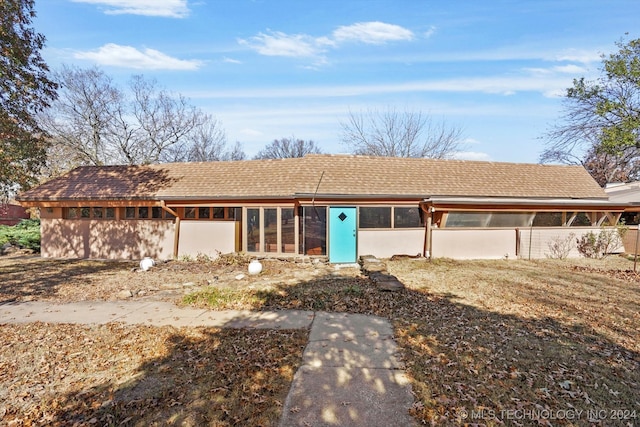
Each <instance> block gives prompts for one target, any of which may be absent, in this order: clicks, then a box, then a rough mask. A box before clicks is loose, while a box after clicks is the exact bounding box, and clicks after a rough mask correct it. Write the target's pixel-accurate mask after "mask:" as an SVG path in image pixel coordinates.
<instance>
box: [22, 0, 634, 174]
mask: <svg viewBox="0 0 640 427" xmlns="http://www.w3.org/2000/svg"><path fill="white" fill-rule="evenodd" d="M36 12H37V14H38V16H37V18H36V20H35V22H34V25H35V27H36V30H37V31H39V32H41V33H43V34H44V35H45V36H46V38H47V47H46V49H45V50H44V52H43V56H44V58H45V60H46V61H47V63H48V64H49V66H50V67H51V68H52V69H54V70H56V69H58V68H59V67H60V66H61V65H62V64H68V65H76V66H79V67H82V68H89V67H92V66H94V65H96V66H99V67H100V68H102V69H103V70H104V71H105V72H106V73H107V74H109V75H110V76H112V77H114V79H115V80H116V81H118V82H121V83H122V84H124V83H126V82H127V81H128V79H129V78H130V77H131V76H132V75H134V74H143V75H144V76H145V77H147V78H155V79H156V80H157V81H158V82H159V83H160V85H161V86H162V87H164V88H165V89H167V90H169V91H173V92H177V93H181V94H183V95H185V96H187V97H188V98H189V99H190V100H191V103H192V104H194V105H196V106H198V107H200V108H201V109H202V110H204V111H206V112H207V113H210V114H212V115H214V116H215V117H216V118H217V119H218V120H219V121H220V122H221V124H222V126H223V128H224V129H225V131H226V134H227V138H228V140H229V142H230V143H234V142H235V141H240V142H241V143H242V144H243V146H244V149H245V151H246V152H247V154H248V155H249V156H252V155H254V154H255V153H256V152H257V151H259V150H260V149H261V148H262V147H264V146H265V145H266V144H267V143H269V142H271V141H273V140H274V139H279V138H282V137H290V136H293V135H295V137H297V138H301V139H305V140H308V139H311V140H314V141H315V142H316V143H318V144H319V146H320V147H321V148H322V149H323V150H324V151H326V152H330V153H344V152H348V151H349V147H346V146H344V145H343V144H342V143H341V142H340V135H341V125H340V123H341V122H346V121H347V120H348V117H349V111H352V112H356V113H359V112H362V111H367V110H373V109H377V110H385V109H388V108H395V109H396V110H400V111H403V110H413V111H422V112H423V113H428V114H430V115H431V116H432V117H433V118H434V119H435V120H436V121H440V120H445V121H446V122H447V123H449V124H450V125H452V126H456V127H461V128H462V129H463V130H464V135H465V137H466V148H465V152H464V153H461V154H460V155H459V157H460V158H465V159H474V160H492V161H509V162H534V163H535V162H537V161H538V157H539V154H540V152H541V151H542V149H543V141H544V133H545V131H546V130H547V129H548V128H549V126H550V125H551V124H552V123H553V122H554V121H555V120H556V119H557V118H559V116H560V113H561V105H562V96H563V94H564V93H565V90H566V88H567V87H569V86H571V82H572V79H574V78H579V77H582V76H584V77H587V78H593V77H595V76H597V75H598V69H599V66H600V62H601V58H600V55H601V54H607V53H610V52H613V51H614V50H615V49H616V47H615V42H616V41H619V40H620V39H621V38H623V37H626V38H627V39H633V38H638V37H640V24H639V21H638V17H639V16H640V2H639V1H638V0H607V1H605V0H602V1H592V0H579V1H574V0H535V1H533V0H532V1H500V0H491V1H489V0H486V1H482V0H473V1H471V0H470V1H460V0H456V1H451V0H450V1H445V0H442V1H440V0H341V1H337V0H317V1H305V0H36ZM625 33H628V35H627V36H625Z"/></svg>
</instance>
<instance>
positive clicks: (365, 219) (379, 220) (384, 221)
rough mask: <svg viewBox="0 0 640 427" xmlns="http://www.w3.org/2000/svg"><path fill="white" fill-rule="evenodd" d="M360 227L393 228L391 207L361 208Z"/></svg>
mask: <svg viewBox="0 0 640 427" xmlns="http://www.w3.org/2000/svg"><path fill="white" fill-rule="evenodd" d="M359 227H360V228H391V208H390V207H389V208H386V207H385V208H360V223H359Z"/></svg>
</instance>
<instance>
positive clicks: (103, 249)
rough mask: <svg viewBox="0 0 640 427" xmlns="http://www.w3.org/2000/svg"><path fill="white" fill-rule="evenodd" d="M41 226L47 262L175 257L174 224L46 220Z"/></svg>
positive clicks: (43, 253)
mask: <svg viewBox="0 0 640 427" xmlns="http://www.w3.org/2000/svg"><path fill="white" fill-rule="evenodd" d="M40 224H41V225H40V228H41V233H42V244H41V247H42V249H41V255H42V257H45V258H49V257H51V258H109V259H141V258H144V257H145V256H149V257H152V258H154V259H169V258H172V257H173V239H174V224H173V222H172V221H144V220H120V221H103V220H97V221H94V220H68V219H59V218H42V219H41V223H40Z"/></svg>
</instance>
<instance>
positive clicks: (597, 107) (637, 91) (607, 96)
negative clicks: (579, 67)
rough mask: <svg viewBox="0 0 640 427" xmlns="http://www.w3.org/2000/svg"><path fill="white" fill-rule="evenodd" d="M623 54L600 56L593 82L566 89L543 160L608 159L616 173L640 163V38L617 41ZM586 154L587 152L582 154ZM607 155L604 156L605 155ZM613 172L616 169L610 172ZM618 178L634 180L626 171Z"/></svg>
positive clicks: (580, 82) (579, 82)
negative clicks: (562, 111) (600, 61)
mask: <svg viewBox="0 0 640 427" xmlns="http://www.w3.org/2000/svg"><path fill="white" fill-rule="evenodd" d="M616 45H617V47H618V48H619V50H618V51H617V52H615V53H612V54H610V55H608V56H604V55H603V57H602V68H601V75H600V77H599V78H598V79H596V80H595V81H588V80H586V79H585V78H584V77H582V78H579V79H574V81H573V87H570V88H568V89H567V95H566V98H565V103H564V115H563V117H562V119H561V121H560V123H559V124H557V125H556V126H554V127H553V128H552V129H551V131H550V132H549V133H548V137H549V143H548V144H547V147H546V149H545V151H544V152H543V154H542V157H541V160H542V161H543V162H547V161H560V162H564V163H577V162H580V163H583V164H587V163H589V162H592V161H593V159H594V157H599V158H600V159H602V158H603V157H605V158H606V159H607V165H606V167H607V168H608V169H609V170H610V171H611V174H612V175H616V174H617V173H616V172H615V169H616V168H618V167H622V168H624V167H627V166H628V165H629V164H633V163H637V159H638V156H639V155H640V39H635V40H630V41H628V42H626V43H625V42H624V41H622V40H621V41H619V42H618V43H616ZM582 153H584V154H582ZM605 154H606V156H603V155H605ZM612 169H613V170H612ZM617 175H626V176H630V177H631V176H633V175H634V174H629V173H628V171H627V172H624V173H622V172H621V173H619V174H617Z"/></svg>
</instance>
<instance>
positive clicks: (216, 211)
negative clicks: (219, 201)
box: [213, 208, 224, 219]
mask: <svg viewBox="0 0 640 427" xmlns="http://www.w3.org/2000/svg"><path fill="white" fill-rule="evenodd" d="M213 217H214V218H216V219H224V208H213Z"/></svg>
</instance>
